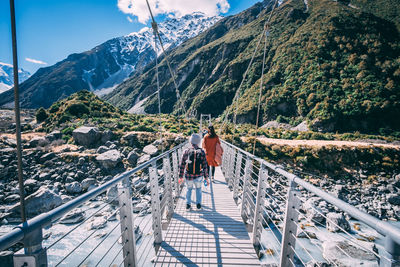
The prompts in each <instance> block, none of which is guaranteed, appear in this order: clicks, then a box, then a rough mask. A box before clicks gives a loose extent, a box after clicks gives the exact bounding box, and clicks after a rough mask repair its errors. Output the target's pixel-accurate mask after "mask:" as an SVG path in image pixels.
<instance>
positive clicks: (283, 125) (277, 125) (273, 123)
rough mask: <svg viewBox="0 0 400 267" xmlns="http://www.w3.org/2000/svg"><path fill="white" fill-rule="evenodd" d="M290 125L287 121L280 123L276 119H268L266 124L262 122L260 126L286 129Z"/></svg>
mask: <svg viewBox="0 0 400 267" xmlns="http://www.w3.org/2000/svg"><path fill="white" fill-rule="evenodd" d="M290 127H292V126H291V125H290V124H288V123H280V122H277V121H269V122H267V123H266V124H264V125H263V126H261V128H266V129H270V128H277V129H286V130H289V129H290Z"/></svg>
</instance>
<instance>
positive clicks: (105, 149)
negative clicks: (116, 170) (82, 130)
mask: <svg viewBox="0 0 400 267" xmlns="http://www.w3.org/2000/svg"><path fill="white" fill-rule="evenodd" d="M108 150H110V149H109V148H108V147H106V146H99V148H98V149H97V150H96V153H97V154H102V153H104V152H107V151H108Z"/></svg>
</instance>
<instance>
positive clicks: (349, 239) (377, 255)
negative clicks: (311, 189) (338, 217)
mask: <svg viewBox="0 0 400 267" xmlns="http://www.w3.org/2000/svg"><path fill="white" fill-rule="evenodd" d="M312 209H313V210H315V211H316V212H318V213H319V214H321V215H322V216H323V217H324V218H325V219H326V220H329V221H330V222H331V223H332V224H334V225H335V226H336V227H338V228H339V229H340V230H342V231H343V233H344V234H345V235H346V236H348V237H347V238H346V237H345V239H346V240H348V241H350V242H352V243H353V244H354V245H356V246H358V247H360V248H362V249H365V250H367V251H369V252H372V253H373V254H374V255H375V256H376V257H378V258H381V257H383V258H385V259H388V258H386V257H385V256H383V255H382V256H381V255H379V254H378V253H376V252H375V251H373V250H371V249H369V248H366V247H364V246H362V245H360V244H358V243H357V242H355V241H354V239H355V237H353V236H351V234H350V233H349V232H347V231H346V230H344V229H343V228H342V227H340V226H339V225H337V224H336V223H335V222H333V221H332V220H331V219H328V217H327V216H325V215H324V214H323V213H322V212H320V211H319V210H317V209H316V208H314V207H312ZM314 222H315V221H314ZM315 223H316V224H318V225H320V226H322V227H324V225H323V224H321V223H319V222H315ZM314 227H315V228H316V229H318V227H316V226H314ZM318 231H320V232H321V230H320V229H318ZM337 247H338V248H339V246H337ZM339 249H340V250H342V249H341V248H339ZM342 251H343V250H342ZM343 253H345V254H346V255H347V256H348V257H349V258H351V256H350V255H348V254H347V253H346V252H344V251H343Z"/></svg>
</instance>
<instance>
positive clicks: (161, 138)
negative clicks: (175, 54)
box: [154, 31, 164, 153]
mask: <svg viewBox="0 0 400 267" xmlns="http://www.w3.org/2000/svg"><path fill="white" fill-rule="evenodd" d="M154 51H155V52H156V62H155V63H156V80H157V99H158V120H159V123H160V125H159V129H158V131H159V133H160V142H161V150H162V152H163V153H164V143H163V134H162V124H161V120H162V118H161V99H160V80H159V77H158V48H157V34H156V31H154Z"/></svg>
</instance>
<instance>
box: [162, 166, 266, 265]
mask: <svg viewBox="0 0 400 267" xmlns="http://www.w3.org/2000/svg"><path fill="white" fill-rule="evenodd" d="M185 195H186V190H183V192H182V195H181V196H180V197H179V200H178V203H177V208H176V209H175V213H174V215H173V216H172V219H171V221H170V223H169V225H168V229H167V231H166V233H164V234H163V235H164V242H162V244H161V247H160V250H159V251H158V253H157V258H156V260H155V266H199V265H204V266H215V265H224V266H225V265H232V266H235V265H236V266H239V265H241V266H260V261H259V260H258V257H257V255H256V253H255V250H254V247H253V245H252V242H251V240H250V237H249V235H248V233H247V229H246V227H245V225H244V223H243V221H242V218H241V215H240V210H239V208H238V207H237V206H236V204H235V202H234V200H233V198H232V193H231V192H230V191H229V188H228V187H227V183H226V181H225V178H224V177H223V175H222V172H221V170H220V168H217V169H216V177H215V183H213V184H212V185H211V186H209V187H207V188H204V187H203V201H202V202H203V203H202V206H203V209H202V210H200V211H198V210H197V209H196V208H195V207H194V206H195V205H194V204H192V210H191V211H187V210H186V199H185ZM194 199H195V190H193V193H192V200H194Z"/></svg>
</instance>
